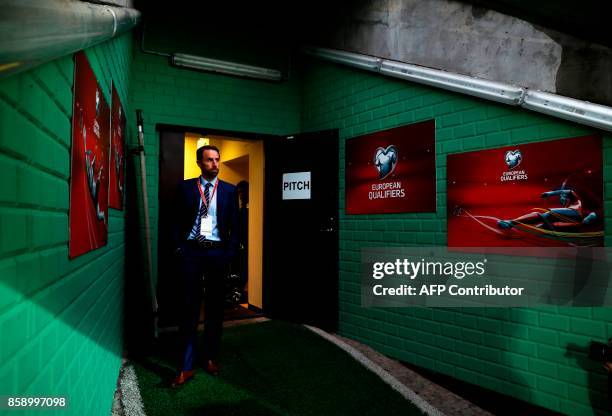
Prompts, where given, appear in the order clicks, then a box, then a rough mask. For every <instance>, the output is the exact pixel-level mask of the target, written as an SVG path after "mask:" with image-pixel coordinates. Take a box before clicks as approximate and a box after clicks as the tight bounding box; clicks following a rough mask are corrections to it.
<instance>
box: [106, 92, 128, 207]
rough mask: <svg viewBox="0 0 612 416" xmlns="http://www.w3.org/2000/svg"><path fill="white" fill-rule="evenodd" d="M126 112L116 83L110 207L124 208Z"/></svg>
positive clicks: (109, 193)
mask: <svg viewBox="0 0 612 416" xmlns="http://www.w3.org/2000/svg"><path fill="white" fill-rule="evenodd" d="M124 134H125V113H124V112H123V106H122V105H121V100H120V99H119V94H117V89H116V88H115V83H114V82H113V86H112V104H111V147H110V170H109V175H110V179H109V190H108V206H109V207H110V208H115V209H119V210H122V209H123V195H124V187H125V154H124V144H125V139H124V137H125V136H124Z"/></svg>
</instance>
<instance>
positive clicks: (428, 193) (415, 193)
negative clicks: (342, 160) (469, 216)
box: [346, 120, 436, 214]
mask: <svg viewBox="0 0 612 416" xmlns="http://www.w3.org/2000/svg"><path fill="white" fill-rule="evenodd" d="M435 134H436V126H435V121H434V120H429V121H424V122H422V123H416V124H411V125H408V126H402V127H396V128H393V129H389V130H385V131H379V132H376V133H372V134H367V135H365V136H360V137H356V138H353V139H350V140H347V141H346V213H347V214H388V213H396V212H435V211H436V144H435Z"/></svg>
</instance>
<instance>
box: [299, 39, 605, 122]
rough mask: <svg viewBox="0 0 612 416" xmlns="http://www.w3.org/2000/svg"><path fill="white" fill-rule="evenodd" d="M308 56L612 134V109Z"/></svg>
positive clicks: (360, 61) (401, 66) (346, 55)
mask: <svg viewBox="0 0 612 416" xmlns="http://www.w3.org/2000/svg"><path fill="white" fill-rule="evenodd" d="M302 51H303V52H304V53H306V54H307V55H311V56H315V57H317V58H320V59H324V60H327V61H331V62H335V63H339V64H342V65H347V66H350V67H353V68H359V69H365V70H368V71H372V72H377V73H380V74H383V75H387V76H391V77H395V78H401V79H405V80H408V81H411V82H415V83H418V84H424V85H429V86H432V87H436V88H441V89H445V90H449V91H454V92H458V93H462V94H467V95H471V96H474V97H478V98H483V99H485V100H491V101H496V102H499V103H503V104H508V105H513V106H520V107H523V108H525V109H528V110H532V111H536V112H538V113H542V114H547V115H550V116H553V117H558V118H562V119H564V120H569V121H573V122H575V123H578V124H584V125H587V126H590V127H596V128H599V129H602V130H606V131H612V108H611V107H608V106H605V105H599V104H593V103H590V102H588V101H582V100H577V99H574V98H569V97H564V96H562V95H557V94H551V93H547V92H543V91H534V90H530V89H528V88H525V87H519V86H516V85H512V84H508V83H504V82H496V81H488V80H485V79H480V78H475V77H470V76H467V75H460V74H455V73H452V72H448V71H443V70H440V69H433V68H426V67H423V66H418V65H413V64H407V63H404V62H397V61H391V60H387V59H382V58H377V57H373V56H369V55H362V54H357V53H352V52H345V51H341V50H337V49H327V48H317V47H312V46H307V47H304V48H302Z"/></svg>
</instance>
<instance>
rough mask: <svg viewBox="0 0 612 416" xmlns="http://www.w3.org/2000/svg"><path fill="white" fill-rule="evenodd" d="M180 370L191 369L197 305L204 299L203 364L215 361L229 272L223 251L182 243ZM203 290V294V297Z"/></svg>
mask: <svg viewBox="0 0 612 416" xmlns="http://www.w3.org/2000/svg"><path fill="white" fill-rule="evenodd" d="M178 261H179V268H180V296H181V305H180V311H179V340H180V341H179V348H180V350H179V353H180V358H179V369H181V370H183V371H188V370H191V369H193V364H194V360H195V355H196V351H195V349H196V345H197V327H198V322H199V318H200V306H201V303H202V298H203V300H204V337H203V344H204V345H203V354H202V358H203V362H204V363H205V362H206V361H207V360H216V359H217V356H218V354H219V347H220V344H221V332H222V329H223V306H224V300H225V284H224V279H225V274H226V272H227V269H228V261H227V258H226V252H225V250H224V249H222V248H200V247H198V246H197V245H195V244H194V245H192V244H183V245H182V246H181V254H179V259H178ZM202 289H204V295H203V296H202Z"/></svg>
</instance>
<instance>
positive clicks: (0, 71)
mask: <svg viewBox="0 0 612 416" xmlns="http://www.w3.org/2000/svg"><path fill="white" fill-rule="evenodd" d="M139 20H140V12H139V11H138V10H136V9H131V8H123V7H112V6H107V5H101V4H93V3H87V2H82V1H73V0H44V1H42V0H3V1H2V11H1V12H0V77H2V76H7V75H10V74H14V73H17V72H20V71H23V70H26V69H28V68H31V67H33V66H35V65H39V64H41V63H44V62H47V61H51V60H54V59H57V58H60V57H62V56H65V55H69V54H71V53H74V52H76V51H79V50H82V49H85V48H88V47H90V46H93V45H96V44H98V43H101V42H104V41H107V40H109V39H111V38H113V37H115V36H118V35H120V34H122V33H124V32H126V31H128V30H130V29H132V28H133V27H134V26H136V25H137V24H138V22H139Z"/></svg>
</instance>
